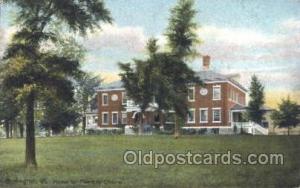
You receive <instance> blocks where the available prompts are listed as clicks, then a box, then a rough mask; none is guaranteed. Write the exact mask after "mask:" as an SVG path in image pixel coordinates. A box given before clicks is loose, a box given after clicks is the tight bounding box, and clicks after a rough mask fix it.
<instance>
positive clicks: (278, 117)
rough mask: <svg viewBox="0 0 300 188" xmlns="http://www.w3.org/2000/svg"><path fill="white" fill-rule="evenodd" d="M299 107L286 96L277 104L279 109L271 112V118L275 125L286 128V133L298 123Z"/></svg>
mask: <svg viewBox="0 0 300 188" xmlns="http://www.w3.org/2000/svg"><path fill="white" fill-rule="evenodd" d="M299 115H300V109H299V105H297V103H296V102H293V101H291V100H290V98H289V97H288V98H287V99H282V101H281V103H280V104H279V109H278V110H275V111H274V112H273V113H272V114H271V119H272V120H273V123H274V125H275V126H277V127H279V128H287V130H288V135H289V134H290V128H291V127H296V126H299V125H300V117H299Z"/></svg>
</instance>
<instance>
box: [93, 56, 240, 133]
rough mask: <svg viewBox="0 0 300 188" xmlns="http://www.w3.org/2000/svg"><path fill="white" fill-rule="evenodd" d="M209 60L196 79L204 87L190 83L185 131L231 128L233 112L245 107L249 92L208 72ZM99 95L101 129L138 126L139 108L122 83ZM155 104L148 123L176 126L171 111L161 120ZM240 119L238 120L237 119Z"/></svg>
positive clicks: (103, 88)
mask: <svg viewBox="0 0 300 188" xmlns="http://www.w3.org/2000/svg"><path fill="white" fill-rule="evenodd" d="M209 66H210V57H209V56H204V57H203V64H202V71H199V72H196V74H197V76H199V77H200V79H201V80H202V81H203V82H204V83H205V85H204V86H202V87H201V86H199V85H196V84H194V85H193V84H191V85H190V87H189V95H188V99H187V100H188V104H189V111H190V113H189V115H188V117H187V119H186V122H185V128H226V127H231V119H232V118H239V117H238V116H239V115H240V114H234V113H233V112H234V111H236V110H237V109H239V108H241V107H245V105H246V89H245V88H244V87H243V86H242V85H241V84H239V83H238V82H237V81H236V80H235V79H234V78H233V76H226V75H222V74H219V73H216V72H214V71H212V70H210V69H209ZM97 93H98V126H99V127H101V128H105V127H119V126H124V125H136V124H137V123H138V112H139V108H138V106H136V105H135V104H134V102H133V101H132V100H129V99H127V97H126V91H125V88H124V87H123V85H122V82H121V81H116V82H113V83H110V84H107V85H104V86H101V87H100V88H98V90H97ZM155 107H156V105H155V103H153V104H152V105H150V107H149V108H148V109H147V110H146V113H145V116H144V122H145V124H149V125H155V124H156V125H159V124H160V123H161V122H163V123H164V124H172V123H173V117H174V115H173V113H174V112H172V111H170V112H168V113H165V114H164V115H163V116H162V117H160V116H159V114H158V113H157V112H156V108H155ZM235 116H237V117H235Z"/></svg>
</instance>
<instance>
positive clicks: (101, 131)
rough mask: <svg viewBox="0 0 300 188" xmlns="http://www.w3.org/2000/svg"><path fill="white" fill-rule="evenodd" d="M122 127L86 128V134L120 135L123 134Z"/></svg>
mask: <svg viewBox="0 0 300 188" xmlns="http://www.w3.org/2000/svg"><path fill="white" fill-rule="evenodd" d="M123 133H124V130H123V129H88V130H87V134H88V135H120V134H123Z"/></svg>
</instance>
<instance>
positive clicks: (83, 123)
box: [82, 113, 86, 135]
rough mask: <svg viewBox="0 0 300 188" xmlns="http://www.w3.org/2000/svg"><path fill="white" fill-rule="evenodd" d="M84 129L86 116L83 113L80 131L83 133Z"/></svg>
mask: <svg viewBox="0 0 300 188" xmlns="http://www.w3.org/2000/svg"><path fill="white" fill-rule="evenodd" d="M85 129H86V117H85V113H84V115H83V117H82V133H83V135H85Z"/></svg>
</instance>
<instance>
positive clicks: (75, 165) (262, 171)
mask: <svg viewBox="0 0 300 188" xmlns="http://www.w3.org/2000/svg"><path fill="white" fill-rule="evenodd" d="M299 138H300V137H299V136H290V137H287V136H227V137H226V136H202V137H182V138H180V139H178V140H175V139H173V138H172V137H169V136H151V137H150V136H149V137H126V136H89V137H88V136H86V137H57V138H40V139H38V140H37V159H38V164H39V168H38V170H26V169H25V168H24V167H23V161H24V140H21V139H17V140H3V139H1V140H0V187H6V186H8V185H10V187H18V186H19V187H23V186H24V185H23V183H24V182H26V180H27V181H31V184H35V185H34V186H33V185H30V186H28V187H41V186H42V185H43V187H75V185H76V186H78V187H82V185H80V186H79V184H82V181H84V180H85V181H87V180H88V181H89V182H85V183H88V184H87V185H86V187H99V185H100V184H101V185H103V186H105V187H226V186H227V187H237V186H238V187H240V186H243V187H274V186H276V187H289V186H295V185H298V186H299V185H300V160H299V159H300V142H299V141H300V139H299ZM127 149H133V150H137V149H141V150H143V151H145V152H147V151H148V150H151V149H152V150H154V151H155V152H172V153H176V152H184V151H187V150H191V151H192V152H205V151H206V152H212V151H215V152H226V151H227V150H229V149H231V150H232V152H239V153H244V154H247V153H249V152H254V153H269V152H270V153H284V154H285V165H284V166H258V165H254V166H245V165H242V166H234V165H218V166H204V165H190V166H187V165H184V166H167V165H164V166H161V167H160V168H159V169H154V168H153V166H137V165H133V166H127V165H125V164H124V163H123V158H122V156H123V153H124V151H125V150H127ZM81 180H82V181H81ZM16 181H17V182H21V183H20V184H12V183H9V182H16ZM64 181H66V182H69V184H66V182H64ZM91 181H95V182H94V183H92V182H91ZM55 182H58V185H54V184H55ZM7 183H9V184H7ZM134 185H135V186H134Z"/></svg>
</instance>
